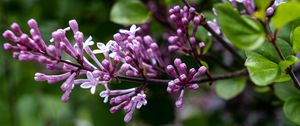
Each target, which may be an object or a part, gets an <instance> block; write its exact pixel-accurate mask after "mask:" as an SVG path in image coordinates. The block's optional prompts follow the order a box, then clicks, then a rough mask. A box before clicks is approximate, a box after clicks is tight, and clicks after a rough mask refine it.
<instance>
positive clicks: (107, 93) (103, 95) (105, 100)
mask: <svg viewBox="0 0 300 126" xmlns="http://www.w3.org/2000/svg"><path fill="white" fill-rule="evenodd" d="M99 95H100V97H102V98H104V100H103V102H104V103H107V102H108V96H109V90H108V89H106V90H105V91H101V92H100V94H99Z"/></svg>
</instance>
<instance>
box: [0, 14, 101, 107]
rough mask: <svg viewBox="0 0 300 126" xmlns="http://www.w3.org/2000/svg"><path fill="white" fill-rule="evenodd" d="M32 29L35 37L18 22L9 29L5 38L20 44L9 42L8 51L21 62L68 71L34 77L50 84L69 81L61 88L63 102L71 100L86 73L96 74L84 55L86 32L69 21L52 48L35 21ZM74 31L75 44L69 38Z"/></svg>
mask: <svg viewBox="0 0 300 126" xmlns="http://www.w3.org/2000/svg"><path fill="white" fill-rule="evenodd" d="M28 26H29V28H30V34H31V36H29V35H27V34H25V33H24V32H23V31H22V30H21V28H20V26H19V25H18V24H17V23H13V24H12V25H11V30H6V31H5V32H4V33H3V37H4V38H6V39H8V40H10V41H13V42H15V43H16V45H15V46H14V45H11V44H10V43H5V44H4V49H5V50H11V51H13V57H14V58H17V59H19V60H20V61H28V60H33V61H37V62H40V63H42V64H45V65H46V68H47V69H48V70H53V71H61V72H64V73H63V74H60V75H46V74H44V73H36V74H35V77H34V78H35V80H37V81H48V83H55V82H58V81H62V80H65V82H64V83H63V84H62V85H61V89H62V90H63V91H64V94H63V95H62V97H61V99H62V101H67V100H68V99H69V95H70V93H71V91H72V90H73V88H74V87H75V84H76V83H75V82H77V81H76V80H75V78H76V77H78V76H80V75H84V74H86V73H87V70H90V71H93V70H94V69H95V67H93V66H92V65H91V63H89V62H88V61H87V60H86V58H85V57H84V56H83V48H84V46H85V43H84V36H83V34H82V32H80V31H78V25H77V22H76V21H75V20H71V21H70V22H69V26H70V27H67V28H65V29H58V30H56V31H54V32H53V33H52V39H51V40H50V41H51V42H52V43H51V44H50V45H48V46H47V45H46V43H45V41H44V39H43V38H42V36H41V32H40V30H39V27H38V24H37V22H36V21H35V20H34V19H31V20H29V21H28ZM70 30H72V31H73V33H74V40H75V41H76V43H75V44H74V45H72V44H71V42H70V41H69V39H68V38H67V37H66V32H67V31H70ZM63 53H66V54H67V55H69V56H70V57H72V58H73V59H75V61H76V62H75V63H73V62H71V61H69V60H63V57H62V55H63ZM79 65H80V66H82V69H79V67H78V66H79Z"/></svg>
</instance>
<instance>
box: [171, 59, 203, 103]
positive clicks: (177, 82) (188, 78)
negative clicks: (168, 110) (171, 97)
mask: <svg viewBox="0 0 300 126" xmlns="http://www.w3.org/2000/svg"><path fill="white" fill-rule="evenodd" d="M174 65H175V67H176V70H177V71H178V72H176V70H175V68H174V66H173V65H168V66H167V71H168V73H169V74H170V75H172V76H173V77H174V78H175V79H174V80H171V81H169V83H168V88H167V91H168V92H169V93H170V94H174V93H179V97H178V98H177V100H176V103H175V105H176V107H182V104H183V94H184V89H186V88H188V89H192V90H196V89H197V88H198V87H199V86H198V84H197V83H195V82H192V81H194V80H195V79H196V78H198V77H199V76H200V75H202V74H203V73H205V72H206V67H204V66H202V67H200V68H199V69H198V70H196V69H195V68H191V69H190V70H189V71H188V72H187V66H186V64H185V63H182V61H181V60H180V59H178V58H176V59H175V60H174Z"/></svg>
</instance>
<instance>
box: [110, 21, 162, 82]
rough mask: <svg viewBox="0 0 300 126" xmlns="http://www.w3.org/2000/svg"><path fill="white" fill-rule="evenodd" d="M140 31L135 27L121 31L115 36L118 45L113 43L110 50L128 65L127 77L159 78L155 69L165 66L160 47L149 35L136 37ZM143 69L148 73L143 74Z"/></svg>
mask: <svg viewBox="0 0 300 126" xmlns="http://www.w3.org/2000/svg"><path fill="white" fill-rule="evenodd" d="M134 29H135V30H134ZM139 29H140V28H136V26H135V25H133V26H131V28H130V31H127V32H125V31H124V30H121V31H120V33H117V34H115V35H114V41H115V42H116V43H113V44H112V45H111V47H110V49H111V51H112V53H113V54H114V55H115V56H118V57H120V61H122V62H123V63H126V64H128V65H127V66H128V67H127V69H126V70H125V69H123V70H125V73H126V75H127V76H145V77H157V75H158V72H157V69H155V68H157V67H163V66H164V62H163V60H162V58H161V53H160V50H159V46H158V45H157V44H156V42H154V40H153V39H152V38H151V37H150V36H148V35H147V36H139V35H135V34H134V33H135V31H137V30H139ZM129 32H130V34H129ZM157 63H158V64H157ZM158 65H159V66H158ZM143 69H145V70H146V71H147V73H143V72H142V71H144V70H143ZM143 74H144V75H143Z"/></svg>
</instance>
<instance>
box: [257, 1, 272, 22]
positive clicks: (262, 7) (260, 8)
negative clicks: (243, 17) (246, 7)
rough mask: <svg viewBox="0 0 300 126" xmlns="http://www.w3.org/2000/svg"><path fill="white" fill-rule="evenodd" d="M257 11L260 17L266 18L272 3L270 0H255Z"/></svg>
mask: <svg viewBox="0 0 300 126" xmlns="http://www.w3.org/2000/svg"><path fill="white" fill-rule="evenodd" d="M254 2H255V5H256V7H257V11H256V12H255V13H254V15H255V16H256V17H258V18H259V19H264V18H265V16H266V9H267V7H268V6H269V4H270V1H269V0H254Z"/></svg>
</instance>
